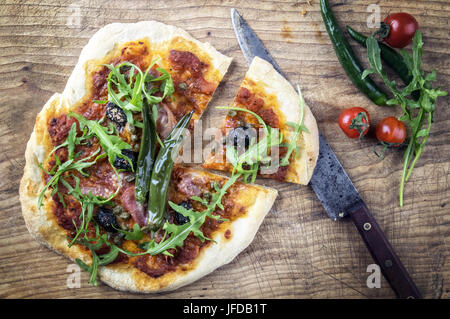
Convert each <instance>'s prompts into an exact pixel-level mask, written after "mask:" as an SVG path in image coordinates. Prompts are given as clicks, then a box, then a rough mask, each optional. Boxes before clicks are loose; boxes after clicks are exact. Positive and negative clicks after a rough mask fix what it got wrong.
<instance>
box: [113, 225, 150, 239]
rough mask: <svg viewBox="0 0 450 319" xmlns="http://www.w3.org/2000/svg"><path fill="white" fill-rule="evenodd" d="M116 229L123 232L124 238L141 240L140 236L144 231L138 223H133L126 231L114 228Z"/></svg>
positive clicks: (142, 235)
mask: <svg viewBox="0 0 450 319" xmlns="http://www.w3.org/2000/svg"><path fill="white" fill-rule="evenodd" d="M116 229H117V231H119V232H121V233H122V234H125V239H126V240H141V239H142V237H144V232H142V230H141V227H140V226H139V224H134V225H133V230H132V231H126V230H123V229H119V228H116Z"/></svg>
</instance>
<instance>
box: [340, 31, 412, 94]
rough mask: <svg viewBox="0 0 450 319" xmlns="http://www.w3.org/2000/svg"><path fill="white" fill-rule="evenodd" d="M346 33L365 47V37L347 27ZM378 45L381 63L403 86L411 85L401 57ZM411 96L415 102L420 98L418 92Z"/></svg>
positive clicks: (406, 68) (390, 49)
mask: <svg viewBox="0 0 450 319" xmlns="http://www.w3.org/2000/svg"><path fill="white" fill-rule="evenodd" d="M347 31H348V33H349V34H350V36H351V37H352V39H354V40H355V41H356V42H358V43H359V44H361V45H362V46H364V47H366V39H367V37H366V36H365V35H363V34H361V33H359V32H357V31H355V30H354V29H352V28H351V27H349V26H347ZM378 44H379V46H380V50H381V58H382V59H383V61H384V62H386V64H387V65H388V66H389V67H390V68H391V69H392V70H394V71H395V72H396V73H397V74H398V76H399V77H400V78H401V79H402V81H403V83H405V85H408V84H409V83H411V81H412V80H413V76H412V74H411V72H410V71H409V69H408V66H407V65H406V63H405V61H404V59H403V57H402V55H401V54H400V53H398V52H397V51H395V50H394V49H392V48H391V47H389V46H387V45H385V44H383V43H378ZM411 95H412V97H414V99H416V100H417V99H418V98H419V97H420V92H418V91H414V92H412V93H411Z"/></svg>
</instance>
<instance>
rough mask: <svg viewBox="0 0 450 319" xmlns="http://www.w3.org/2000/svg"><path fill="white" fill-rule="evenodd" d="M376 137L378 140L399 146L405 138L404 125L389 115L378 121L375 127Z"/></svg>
mask: <svg viewBox="0 0 450 319" xmlns="http://www.w3.org/2000/svg"><path fill="white" fill-rule="evenodd" d="M376 135H377V139H378V140H379V141H380V142H385V143H389V144H391V146H394V147H395V146H399V145H400V144H401V143H403V142H404V141H405V139H406V127H405V124H403V122H402V121H399V120H398V119H397V118H396V117H393V116H389V117H386V118H384V119H382V120H381V121H380V123H378V125H377V129H376Z"/></svg>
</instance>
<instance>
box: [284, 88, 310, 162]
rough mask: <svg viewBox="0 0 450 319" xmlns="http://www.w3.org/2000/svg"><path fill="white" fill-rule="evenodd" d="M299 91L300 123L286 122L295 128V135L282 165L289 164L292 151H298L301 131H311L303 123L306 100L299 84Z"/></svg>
mask: <svg viewBox="0 0 450 319" xmlns="http://www.w3.org/2000/svg"><path fill="white" fill-rule="evenodd" d="M297 91H298V96H299V106H300V118H299V120H298V123H292V122H286V124H287V125H289V126H291V127H293V128H294V130H295V131H294V136H293V137H292V139H291V140H292V142H291V143H289V145H288V146H287V152H286V155H285V157H284V158H283V159H282V160H281V162H280V166H287V165H289V158H290V157H291V154H292V152H294V151H295V152H297V139H298V135H299V134H300V132H301V131H304V132H306V133H309V130H308V128H307V127H306V126H305V125H304V124H303V121H304V117H305V100H304V99H303V96H302V92H301V91H300V87H299V86H298V85H297Z"/></svg>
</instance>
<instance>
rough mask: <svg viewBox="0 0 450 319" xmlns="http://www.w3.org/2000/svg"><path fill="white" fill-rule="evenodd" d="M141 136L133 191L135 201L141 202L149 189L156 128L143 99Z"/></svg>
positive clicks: (153, 159)
mask: <svg viewBox="0 0 450 319" xmlns="http://www.w3.org/2000/svg"><path fill="white" fill-rule="evenodd" d="M142 117H143V121H142V122H143V127H142V137H141V146H140V149H139V156H138V160H137V165H136V182H135V188H134V193H135V197H136V201H138V202H140V203H143V202H144V201H145V198H146V196H147V193H148V191H149V189H150V180H151V178H152V168H153V163H154V161H155V153H156V129H155V123H154V122H153V119H152V116H151V114H150V106H149V105H148V103H147V100H145V99H144V103H143V106H142Z"/></svg>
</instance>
